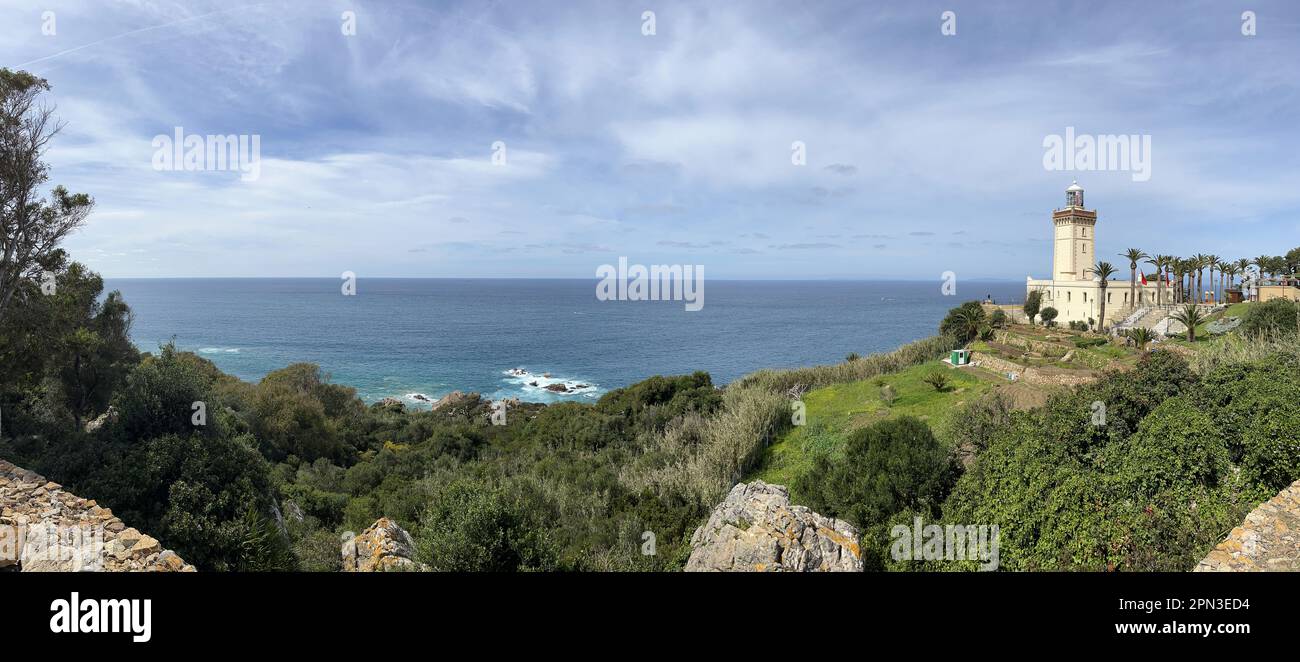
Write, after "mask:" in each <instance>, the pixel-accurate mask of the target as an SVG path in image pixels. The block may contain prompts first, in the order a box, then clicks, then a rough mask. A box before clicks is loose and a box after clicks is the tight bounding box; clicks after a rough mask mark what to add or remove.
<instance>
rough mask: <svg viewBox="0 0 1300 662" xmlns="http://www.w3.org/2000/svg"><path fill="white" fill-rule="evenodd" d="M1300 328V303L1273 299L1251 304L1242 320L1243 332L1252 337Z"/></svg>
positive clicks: (1289, 331)
mask: <svg viewBox="0 0 1300 662" xmlns="http://www.w3.org/2000/svg"><path fill="white" fill-rule="evenodd" d="M1297 328H1300V303H1296V302H1294V301H1288V300H1286V299H1272V300H1270V301H1265V302H1263V303H1255V304H1251V305H1250V306H1249V307H1247V308H1246V315H1245V319H1243V320H1242V322H1241V329H1242V332H1243V333H1245V334H1246V335H1247V336H1249V337H1252V338H1259V337H1264V336H1276V335H1280V334H1283V333H1294V332H1295V331H1296V329H1297Z"/></svg>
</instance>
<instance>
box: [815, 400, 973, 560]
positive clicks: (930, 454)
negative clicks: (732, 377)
mask: <svg viewBox="0 0 1300 662" xmlns="http://www.w3.org/2000/svg"><path fill="white" fill-rule="evenodd" d="M958 471H959V470H958V466H957V464H956V462H954V461H953V458H952V456H951V455H950V454H949V453H948V451H947V450H946V449H945V448H944V447H943V445H942V444H940V443H939V441H938V440H937V439H935V437H934V434H932V433H931V432H930V428H929V427H928V426H927V425H926V424H925V423H924V422H922V421H921V420H919V419H917V418H913V417H910V416H903V417H900V418H897V419H892V420H885V421H881V422H879V423H876V424H874V425H871V426H869V427H866V428H862V429H860V430H857V431H855V432H854V433H853V434H852V435H851V436H849V438H848V439H847V441H846V443H845V446H844V456H843V458H842V459H838V460H833V459H830V458H827V457H819V458H818V459H817V460H816V461H815V463H814V465H813V467H812V468H811V469H810V470H809V471H808V473H806V474H804V475H803V476H801V477H799V478H798V479H796V481H795V483H796V486H795V490H794V491H795V492H797V493H800V494H805V495H808V503H807V504H805V505H807V506H809V507H810V508H812V509H813V510H815V511H817V512H818V513H821V514H823V515H827V516H830V517H839V518H843V519H846V520H848V521H850V522H852V523H853V524H854V525H856V526H858V527H859V528H860V529H862V530H863V531H864V535H863V542H864V545H863V561H864V563H866V564H867V565H868V566H869V568H870V569H880V568H881V567H883V566H884V565H885V564H886V559H887V557H888V536H887V529H886V528H885V525H886V524H887V523H888V522H889V521H890V519H891V518H893V517H894V516H895V515H896V514H898V513H900V512H903V511H911V512H913V513H916V514H917V515H919V516H923V517H929V518H934V519H937V517H938V515H939V505H940V504H941V503H942V501H943V499H944V498H945V497H946V496H947V494H948V492H949V491H950V490H951V489H952V486H953V482H954V481H955V480H956V478H957V475H958Z"/></svg>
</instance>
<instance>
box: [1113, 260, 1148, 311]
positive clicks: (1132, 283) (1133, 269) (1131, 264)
mask: <svg viewBox="0 0 1300 662" xmlns="http://www.w3.org/2000/svg"><path fill="white" fill-rule="evenodd" d="M1119 256H1120V257H1123V258H1128V302H1129V305H1131V306H1133V307H1134V308H1137V296H1135V295H1134V292H1135V291H1136V290H1137V271H1138V262H1141V261H1142V260H1145V259H1147V258H1149V257H1151V256H1150V255H1147V254H1146V253H1143V252H1142V251H1141V250H1140V249H1137V248H1130V249H1128V250H1126V251H1124V252H1123V253H1120V254H1119Z"/></svg>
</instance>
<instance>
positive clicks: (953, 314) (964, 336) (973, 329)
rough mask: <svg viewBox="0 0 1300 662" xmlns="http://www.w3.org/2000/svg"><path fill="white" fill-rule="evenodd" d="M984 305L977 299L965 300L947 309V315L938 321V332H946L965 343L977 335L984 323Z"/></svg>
mask: <svg viewBox="0 0 1300 662" xmlns="http://www.w3.org/2000/svg"><path fill="white" fill-rule="evenodd" d="M984 318H985V315H984V307H983V306H981V305H980V302H978V301H967V302H966V303H963V304H962V305H960V306H958V307H956V308H953V309H952V310H949V311H948V315H947V316H945V317H944V318H943V321H942V322H940V323H939V333H946V334H948V335H951V336H952V337H954V338H956V339H957V342H959V343H962V344H966V343H968V342H970V341H971V340H973V339H975V337H976V336H977V335H979V331H980V327H981V326H983V325H984Z"/></svg>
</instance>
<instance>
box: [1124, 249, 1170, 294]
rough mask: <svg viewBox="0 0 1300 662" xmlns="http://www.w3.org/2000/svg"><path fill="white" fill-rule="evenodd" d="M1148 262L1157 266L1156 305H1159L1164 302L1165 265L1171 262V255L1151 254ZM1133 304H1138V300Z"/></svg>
mask: <svg viewBox="0 0 1300 662" xmlns="http://www.w3.org/2000/svg"><path fill="white" fill-rule="evenodd" d="M1147 264H1149V265H1151V266H1153V267H1155V268H1156V305H1157V306H1159V305H1161V304H1163V303H1164V293H1165V267H1166V266H1168V264H1169V256H1168V255H1155V256H1151V259H1149V260H1147ZM1133 304H1134V305H1137V302H1133Z"/></svg>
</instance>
